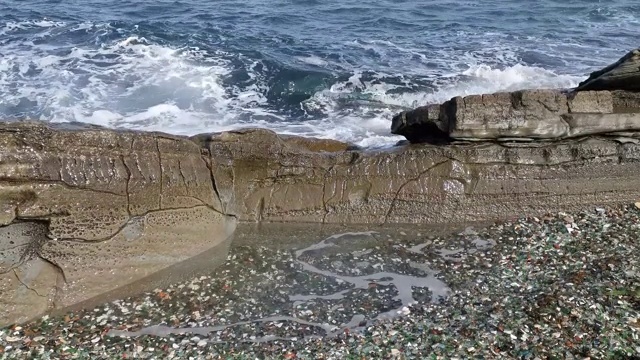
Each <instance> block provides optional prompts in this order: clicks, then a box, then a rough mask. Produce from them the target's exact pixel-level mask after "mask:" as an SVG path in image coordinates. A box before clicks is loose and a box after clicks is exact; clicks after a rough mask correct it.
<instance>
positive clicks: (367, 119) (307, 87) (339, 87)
mask: <svg viewBox="0 0 640 360" xmlns="http://www.w3.org/2000/svg"><path fill="white" fill-rule="evenodd" d="M638 29H640V5H639V4H638V3H637V2H635V1H630V0H625V1H622V0H619V1H576V0H553V1H552V0H540V1H532V2H529V3H525V2H522V1H509V0H489V1H442V0H435V1H386V0H372V1H368V2H366V3H363V2H360V1H353V0H343V1H322V2H321V1H310V0H301V1H278V0H275V1H261V0H245V1H236V0H233V1H232V0H225V1H201V0H198V1H196V0H193V1H157V0H154V1H147V0H144V1H118V2H113V1H104V0H102V1H97V0H91V1H79V0H73V1H29V2H22V1H0V50H1V51H0V117H2V118H19V119H20V118H37V119H42V120H46V121H53V122H65V121H81V122H88V123H95V124H100V125H105V126H109V127H114V128H134V129H145V130H161V131H166V132H170V133H176V134H195V133H199V132H210V131H221V130H227V129H233V128H238V127H244V126H260V127H267V128H271V129H274V130H276V131H279V132H283V133H293V134H303V135H310V136H318V137H329V138H336V139H341V140H347V141H352V142H355V143H358V144H360V145H364V146H378V145H386V144H391V143H393V142H395V141H396V140H398V139H399V138H398V137H394V136H390V135H389V125H390V119H391V116H392V115H393V114H395V113H397V112H398V111H400V110H402V109H405V108H409V107H415V106H418V105H423V104H426V103H431V102H440V101H443V100H446V99H448V98H450V97H452V96H455V95H465V94H473V93H483V92H493V91H500V90H514V89H519V88H527V87H570V86H574V85H575V84H577V82H579V81H580V80H581V79H583V78H584V77H585V76H586V75H587V74H588V73H589V72H590V71H593V70H595V69H598V68H600V67H602V66H604V65H607V64H608V63H610V62H612V61H615V60H616V59H617V58H618V57H620V56H622V55H623V54H624V53H626V52H627V51H629V50H631V49H632V48H634V47H637V45H638V43H637V35H638Z"/></svg>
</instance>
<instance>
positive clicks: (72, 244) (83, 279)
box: [0, 55, 640, 325]
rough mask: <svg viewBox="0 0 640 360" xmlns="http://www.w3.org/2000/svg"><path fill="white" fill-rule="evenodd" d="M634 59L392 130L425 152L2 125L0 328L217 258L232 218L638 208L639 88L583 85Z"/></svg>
mask: <svg viewBox="0 0 640 360" xmlns="http://www.w3.org/2000/svg"><path fill="white" fill-rule="evenodd" d="M634 59H637V56H635V55H632V56H630V57H628V58H627V59H626V60H625V59H623V60H622V61H621V62H619V63H618V66H614V67H612V68H610V69H609V68H608V70H607V69H605V70H606V71H603V72H600V73H598V74H596V73H594V74H595V75H592V77H593V78H592V79H590V80H589V81H587V82H586V83H585V84H583V85H581V87H579V88H577V89H573V90H572V91H560V90H523V91H516V92H512V93H499V94H487V95H477V96H467V97H456V98H453V99H451V100H450V101H447V102H445V103H443V104H435V105H428V106H424V107H420V108H418V109H415V110H413V111H408V112H403V113H401V114H399V115H398V116H396V117H395V118H394V119H393V126H392V131H393V132H394V133H397V134H403V135H405V136H406V137H407V138H408V139H409V140H410V141H411V142H426V143H424V144H413V145H409V144H405V145H403V146H396V147H394V148H392V149H388V150H378V151H371V150H362V149H357V148H355V147H353V146H350V145H349V144H345V143H341V142H338V141H333V140H320V139H309V138H301V137H295V136H283V135H278V134H276V133H274V132H272V131H268V130H260V129H245V130H239V131H231V132H225V133H218V134H202V135H198V136H194V137H191V138H185V137H177V136H170V135H166V134H160V133H141V132H131V131H126V132H123V131H113V130H108V129H102V128H90V127H86V126H82V127H80V126H79V127H78V128H65V129H61V128H52V127H50V126H47V125H44V124H41V123H1V124H0V325H2V324H4V323H8V322H14V321H22V320H25V319H28V318H30V317H32V316H35V315H38V314H42V313H44V312H47V311H51V310H54V309H59V308H63V307H66V306H69V305H73V304H78V303H82V302H84V301H89V300H90V299H91V298H93V297H94V296H103V295H104V294H105V293H107V292H111V291H113V290H114V289H123V288H127V286H128V288H127V289H129V290H130V291H142V290H146V289H145V286H149V285H150V284H151V282H150V281H147V280H146V279H149V276H151V274H154V273H155V274H158V271H161V270H164V271H165V272H164V273H163V272H160V274H163V275H162V276H165V275H164V274H167V271H169V273H170V272H171V271H170V270H171V269H173V267H175V266H178V267H180V269H182V270H180V271H183V270H184V269H183V268H184V264H185V261H186V260H187V259H190V257H191V256H194V255H196V254H201V255H199V256H200V260H199V262H198V264H202V263H203V262H204V263H207V262H209V260H208V259H211V258H212V257H213V256H214V255H217V258H218V259H221V258H224V255H225V254H226V247H225V246H224V244H226V242H225V241H228V239H229V238H230V235H231V233H232V232H233V229H234V228H235V224H236V221H237V220H240V221H248V222H260V221H270V222H275V221H278V222H296V223H305V222H307V223H309V222H311V223H321V224H325V223H335V224H345V223H347V224H370V225H380V224H391V223H394V224H399V223H405V224H406V223H411V224H430V225H434V224H446V223H463V222H475V221H486V220H498V219H504V218H506V217H512V216H518V215H525V214H526V215H536V214H542V213H546V212H549V211H560V210H574V209H581V208H583V207H584V206H587V205H592V204H608V203H619V202H629V201H637V200H638V199H640V177H639V176H637V175H638V174H640V145H639V144H638V137H637V134H638V132H639V131H640V119H639V118H640V96H638V95H639V93H636V92H633V91H630V90H633V88H632V87H630V86H631V85H629V86H627V87H625V88H624V89H615V88H607V89H600V88H597V90H596V88H595V86H596V85H594V84H630V83H629V82H624V81H623V80H620V79H621V76H622V75H619V74H621V72H620V71H622V70H619V69H620V67H623V68H624V69H627V70H628V69H631V67H629V66H628V62H629V61H636V60H634ZM621 64H622V65H621ZM627 70H624V71H623V72H622V73H625V74H628V73H629V71H630V70H629V71H627ZM625 76H627V75H625ZM601 77H603V79H605V78H606V79H609V80H606V81H605V80H602V81H600V80H598V79H600V78H601ZM610 79H616V80H615V81H613V82H612V80H610ZM588 84H592V85H588ZM590 86H591V88H590ZM598 86H604V85H598ZM205 250H207V252H204V251H205ZM203 252H204V253H203ZM212 254H213V255H212ZM211 261H212V260H211ZM188 262H190V261H188ZM181 264H182V265H181ZM198 266H200V265H198ZM129 290H128V291H129Z"/></svg>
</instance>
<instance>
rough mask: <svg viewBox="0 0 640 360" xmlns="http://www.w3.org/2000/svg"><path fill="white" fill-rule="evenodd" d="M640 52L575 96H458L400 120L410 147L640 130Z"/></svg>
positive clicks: (396, 129) (395, 124) (397, 130)
mask: <svg viewBox="0 0 640 360" xmlns="http://www.w3.org/2000/svg"><path fill="white" fill-rule="evenodd" d="M639 68H640V50H634V51H632V52H631V53H629V54H627V55H626V56H625V57H623V58H622V59H620V60H619V61H618V62H616V63H615V64H612V65H611V66H609V67H607V68H605V69H603V70H601V71H597V72H594V73H593V74H592V75H591V77H590V78H589V79H588V80H587V81H585V82H583V83H581V85H580V86H578V88H576V89H574V90H573V91H562V90H553V89H551V90H544V89H543V90H520V91H514V92H503V93H494V94H483V95H470V96H465V97H460V96H458V97H454V98H452V99H451V100H449V101H446V102H444V103H442V104H433V105H427V106H422V107H419V108H416V109H414V110H410V111H405V112H402V113H400V114H398V115H396V116H395V117H394V118H393V120H392V124H391V132H392V133H394V134H398V135H403V136H405V137H406V138H407V139H408V140H409V141H410V142H412V143H418V142H429V143H438V142H440V143H442V142H449V141H451V140H469V141H487V140H490V141H514V140H518V141H531V140H562V139H568V138H575V137H581V136H585V135H595V134H601V135H607V134H616V133H619V132H639V131H640V95H639V94H638V93H637V92H635V91H638V90H640V85H638V84H640V70H639Z"/></svg>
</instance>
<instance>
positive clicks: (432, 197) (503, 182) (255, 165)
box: [198, 130, 640, 224]
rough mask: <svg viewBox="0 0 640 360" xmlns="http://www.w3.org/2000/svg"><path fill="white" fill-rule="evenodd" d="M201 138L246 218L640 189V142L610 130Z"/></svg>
mask: <svg viewBox="0 0 640 360" xmlns="http://www.w3.org/2000/svg"><path fill="white" fill-rule="evenodd" d="M229 139H232V140H231V141H229ZM198 140H199V141H200V142H201V143H202V144H203V146H206V147H207V148H208V149H209V151H210V154H211V163H212V167H211V168H212V171H213V177H214V178H215V179H216V181H217V183H218V184H219V185H218V189H219V191H220V192H221V197H222V198H226V199H229V202H228V203H227V204H226V207H227V211H230V212H231V213H233V214H236V215H237V216H238V217H239V219H240V220H245V221H283V222H324V223H369V224H382V223H420V224H438V223H440V224H444V223H449V222H465V221H484V220H495V219H503V218H506V217H509V216H512V215H513V214H538V213H543V212H546V211H555V210H562V209H566V210H570V209H576V208H580V207H582V206H585V205H586V204H589V203H615V202H624V201H630V200H632V199H636V198H640V179H637V176H636V174H638V173H640V162H639V160H640V145H637V144H635V143H621V142H618V141H615V140H612V139H607V138H598V137H593V138H586V137H585V138H583V139H581V140H565V141H558V142H546V143H536V142H531V143H503V144H496V143H466V144H450V145H441V146H436V145H428V144H423V145H420V146H402V147H397V148H395V149H393V150H386V151H340V152H333V153H332V152H322V153H317V152H310V151H308V150H305V149H301V148H297V147H294V146H290V145H289V144H288V143H287V142H286V141H285V140H283V139H281V138H280V137H279V136H278V135H276V134H275V133H273V132H271V131H268V130H251V131H241V132H233V133H226V134H214V135H210V136H201V137H199V138H198ZM219 179H225V180H224V186H220V184H221V183H220V181H219ZM221 188H224V190H222V189H221ZM222 194H229V196H223V195H222Z"/></svg>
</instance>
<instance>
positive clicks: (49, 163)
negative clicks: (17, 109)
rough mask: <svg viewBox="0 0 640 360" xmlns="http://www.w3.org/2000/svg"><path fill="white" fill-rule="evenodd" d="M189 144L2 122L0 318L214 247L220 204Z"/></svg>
mask: <svg viewBox="0 0 640 360" xmlns="http://www.w3.org/2000/svg"><path fill="white" fill-rule="evenodd" d="M200 151H201V150H200V148H199V147H198V146H197V145H196V144H194V143H193V142H191V141H189V140H187V139H183V138H178V137H172V136H168V135H163V134H145V133H133V132H115V131H110V130H105V129H84V130H54V129H51V128H49V127H47V126H45V125H43V124H32V123H2V124H1V125H0V324H2V323H6V322H9V321H22V320H26V319H28V318H30V317H32V316H33V315H34V314H39V313H43V312H45V311H49V310H52V309H56V308H62V307H65V306H69V305H72V304H75V303H78V302H80V301H84V300H87V299H90V298H92V297H94V296H97V295H100V294H103V293H105V292H108V291H111V290H114V289H116V288H118V287H121V286H125V285H127V284H130V283H132V282H135V281H136V280H139V279H142V278H144V277H146V276H148V275H150V274H153V273H155V272H157V271H159V270H161V269H165V268H167V267H169V266H171V265H174V264H176V263H178V262H180V261H182V260H186V259H188V258H190V257H192V256H194V255H197V254H199V253H201V252H203V251H205V250H207V249H210V248H212V247H215V246H217V245H219V244H222V243H224V241H225V240H226V239H227V238H228V237H229V236H230V235H231V233H232V232H233V229H234V228H235V218H234V217H231V216H227V215H225V214H224V212H223V211H222V207H221V203H220V200H219V198H218V196H217V194H216V191H215V188H214V187H213V183H212V181H211V177H210V171H209V167H208V166H209V164H208V162H207V158H206V157H202V156H201V153H200Z"/></svg>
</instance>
